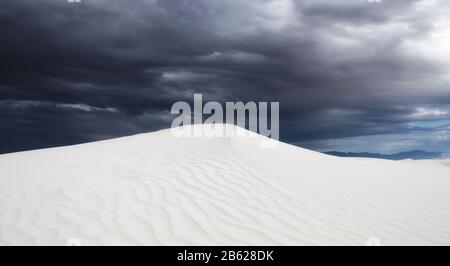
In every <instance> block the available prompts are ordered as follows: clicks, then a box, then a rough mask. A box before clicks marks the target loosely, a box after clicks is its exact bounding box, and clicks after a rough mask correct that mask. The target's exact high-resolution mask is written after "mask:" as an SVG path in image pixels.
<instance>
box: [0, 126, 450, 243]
mask: <svg viewBox="0 0 450 266" xmlns="http://www.w3.org/2000/svg"><path fill="white" fill-rule="evenodd" d="M218 126H220V127H230V128H231V130H235V131H245V130H244V129H242V128H238V127H234V126H231V125H218ZM193 127H202V125H194V126H193ZM248 134H250V136H247V137H220V138H206V137H202V138H175V137H173V136H172V134H171V131H170V130H163V131H158V132H153V133H148V134H140V135H136V136H130V137H125V138H119V139H113V140H108V141H100V142H94V143H88V144H82V145H76V146H69V147H61V148H53V149H45V150H37V151H29V152H21V153H14V154H6V155H0V171H1V174H0V245H66V244H67V242H68V241H69V240H71V239H72V240H73V239H75V240H77V241H78V240H79V242H80V243H81V244H82V245H366V243H367V242H368V241H369V242H370V241H372V240H373V239H376V240H379V241H380V243H381V244H382V245H450V223H449V221H450V193H449V192H450V171H449V169H448V167H446V166H444V165H442V164H437V163H436V164H430V163H420V162H414V161H400V162H395V161H387V160H378V159H362V158H338V157H333V156H329V155H324V154H320V153H316V152H313V151H309V150H305V149H302V148H299V147H295V146H291V145H288V144H284V143H281V142H280V143H277V146H276V147H274V148H271V149H264V148H261V145H260V142H261V140H266V139H265V138H264V137H262V136H259V135H257V134H254V133H248Z"/></svg>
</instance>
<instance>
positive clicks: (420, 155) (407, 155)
mask: <svg viewBox="0 0 450 266" xmlns="http://www.w3.org/2000/svg"><path fill="white" fill-rule="evenodd" d="M325 154H328V155H334V156H339V157H362V158H378V159H387V160H406V159H412V160H424V159H437V158H441V157H443V156H444V154H443V153H440V152H427V151H421V150H415V151H407V152H401V153H396V154H390V155H386V154H380V153H368V152H361V153H357V152H339V151H330V152H325Z"/></svg>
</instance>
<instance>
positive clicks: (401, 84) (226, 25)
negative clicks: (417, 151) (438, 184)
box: [0, 0, 450, 152]
mask: <svg viewBox="0 0 450 266" xmlns="http://www.w3.org/2000/svg"><path fill="white" fill-rule="evenodd" d="M0 5H1V8H0V36H1V40H2V41H1V42H0V58H1V64H0V108H1V111H2V113H1V115H0V122H1V125H2V126H1V128H2V131H1V133H0V134H1V135H2V136H1V137H2V139H4V140H6V141H4V143H0V152H5V151H13V150H20V149H27V148H37V147H44V146H55V145H62V144H68V143H79V142H84V141H89V140H97V139H103V138H109V137H115V136H121V135H126V134H132V133H138V132H145V131H149V130H155V129H158V128H164V127H168V126H169V125H170V121H171V120H170V118H171V117H170V115H169V111H170V107H171V105H172V103H173V102H175V101H179V100H192V96H193V92H202V93H204V94H205V98H206V100H217V101H221V102H224V101H227V100H232V101H238V100H240V101H250V100H252V101H280V102H281V125H282V128H281V137H282V139H283V140H286V141H289V142H292V143H297V144H302V143H307V144H305V145H307V146H310V147H313V148H317V149H323V148H322V147H323V146H324V145H319V144H317V143H320V142H321V141H327V140H333V139H341V138H354V137H360V136H370V135H376V134H378V135H380V134H381V135H385V134H411V132H413V131H414V130H415V129H414V127H412V126H411V123H413V122H416V121H428V120H445V119H449V117H448V115H447V114H448V113H447V114H446V110H447V111H448V105H449V103H450V89H449V85H450V77H449V75H448V73H449V72H448V70H449V68H450V64H449V62H448V60H446V59H445V57H446V56H449V55H450V49H449V48H448V47H449V45H450V32H449V31H447V30H446V29H447V28H448V27H447V26H450V23H449V20H447V18H446V17H447V14H448V11H449V4H448V3H447V2H445V1H431V0H429V1H406V0H404V1H403V0H392V1H387V0H386V1H382V2H381V3H369V2H368V1H365V0H354V1H339V0H336V1H325V0H314V1H312V0H311V1H288V0H273V1H270V0H253V1H237V0H236V1H233V0H232V1H230V0H221V1H219V0H215V1H207V0H190V1H185V0H138V1H119V0H83V2H82V3H79V4H77V3H68V2H67V1H64V0H40V1H32V0H3V1H2V3H1V4H0ZM439 130H440V131H442V129H439ZM308 143H313V144H308Z"/></svg>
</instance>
